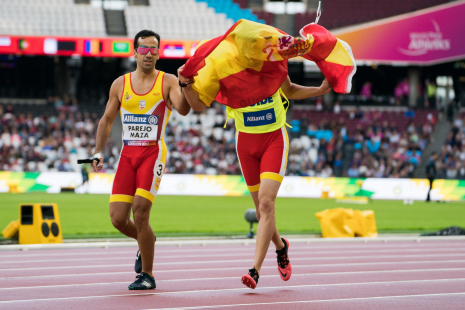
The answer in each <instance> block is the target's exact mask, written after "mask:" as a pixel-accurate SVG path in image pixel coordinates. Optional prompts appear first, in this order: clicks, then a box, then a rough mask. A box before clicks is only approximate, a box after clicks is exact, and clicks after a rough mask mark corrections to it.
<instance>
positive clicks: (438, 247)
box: [0, 242, 463, 258]
mask: <svg viewBox="0 0 465 310" xmlns="http://www.w3.org/2000/svg"><path fill="white" fill-rule="evenodd" d="M441 246H448V247H449V246H454V249H455V250H461V249H463V244H462V242H460V243H459V242H456V243H442V242H441V243H434V244H432V243H426V242H409V243H408V244H392V243H385V244H373V243H365V244H349V245H335V244H331V245H328V246H320V245H319V244H307V245H305V246H302V245H299V244H297V245H294V244H292V246H291V248H292V249H299V250H301V249H302V250H308V249H310V250H313V251H318V250H319V249H320V250H321V249H323V250H324V249H335V248H337V251H332V252H337V253H340V252H341V250H342V249H358V248H359V249H360V250H361V251H364V250H373V251H374V250H376V249H386V248H387V249H391V248H392V250H393V251H395V250H403V249H404V248H406V249H408V250H413V249H412V247H420V249H425V250H426V249H431V250H437V251H441V250H442V247H441ZM2 247H3V246H2V245H0V258H2V257H35V256H40V257H46V256H56V255H60V256H81V255H114V254H128V255H134V253H136V252H137V247H131V248H130V249H128V250H126V251H113V250H115V249H113V248H101V249H100V252H97V251H95V249H93V248H87V249H86V248H84V249H81V250H83V251H84V250H89V252H77V253H76V252H72V253H69V252H68V253H67V252H64V253H63V252H62V251H63V250H66V251H72V250H73V249H59V250H57V252H58V253H57V252H53V253H49V251H50V250H44V252H41V253H34V254H32V253H29V252H27V253H26V252H21V254H3V253H9V252H10V253H11V252H12V251H8V252H6V251H5V252H3V253H2V251H1V249H2ZM173 247H174V246H173ZM244 247H247V246H245V245H239V246H234V247H233V246H231V247H222V248H217V247H216V246H214V247H201V246H195V248H192V247H191V248H187V249H186V248H184V247H177V248H176V249H172V250H168V249H167V248H165V247H161V248H160V247H157V246H155V253H160V254H164V253H180V254H185V253H187V252H195V253H198V252H199V250H200V251H202V252H223V253H224V252H227V251H231V252H237V250H242V249H244ZM250 248H252V249H255V246H254V244H250ZM420 249H418V250H420ZM31 251H37V250H31ZM270 251H274V249H272V248H270ZM15 252H18V251H15ZM19 252H20V251H19ZM343 252H346V251H343Z"/></svg>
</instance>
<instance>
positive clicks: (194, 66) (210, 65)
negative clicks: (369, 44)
mask: <svg viewBox="0 0 465 310" xmlns="http://www.w3.org/2000/svg"><path fill="white" fill-rule="evenodd" d="M310 26H311V27H310ZM304 31H305V32H304ZM301 35H303V37H305V39H303V38H294V37H292V36H290V35H288V34H286V33H284V32H282V31H281V30H279V29H277V28H274V27H271V26H268V25H263V24H259V23H255V22H252V21H248V20H244V19H241V20H239V21H237V22H236V23H235V24H234V25H233V26H232V27H231V28H230V29H229V30H228V31H227V32H226V33H225V34H224V35H223V36H221V37H217V38H215V39H212V40H208V41H203V42H201V43H200V44H199V45H198V46H197V50H196V52H195V54H194V56H192V57H191V58H190V59H189V60H188V61H187V62H186V65H185V67H184V70H183V71H182V72H181V74H182V75H183V76H185V77H186V78H189V79H193V80H194V84H193V88H194V89H195V90H196V91H197V92H198V93H199V97H200V99H201V100H202V102H204V103H205V104H206V105H207V106H210V104H211V102H212V101H213V100H217V101H218V102H220V103H223V104H225V105H227V106H229V107H231V108H241V107H247V106H250V105H253V104H255V103H257V102H259V101H262V100H264V99H265V98H268V97H269V96H271V95H272V94H274V93H275V92H276V91H277V90H278V89H279V88H280V87H281V85H282V83H283V82H284V80H285V79H286V76H287V72H288V69H287V60H288V59H290V58H293V57H298V56H302V57H305V58H307V59H309V60H312V61H315V62H316V63H317V65H318V67H319V68H320V70H321V71H322V72H323V74H324V75H325V77H326V78H327V79H328V80H329V82H330V83H331V84H332V85H333V89H334V90H335V91H336V92H339V93H348V92H350V86H351V84H350V80H351V78H352V76H353V74H354V73H355V70H356V65H355V61H354V58H353V56H352V53H351V50H350V47H349V46H348V45H347V43H345V42H343V41H340V40H338V39H337V38H336V37H335V36H333V35H332V34H331V33H329V32H328V31H327V30H326V29H325V28H323V27H321V26H319V25H316V24H310V25H307V26H306V27H304V28H303V29H302V30H301Z"/></svg>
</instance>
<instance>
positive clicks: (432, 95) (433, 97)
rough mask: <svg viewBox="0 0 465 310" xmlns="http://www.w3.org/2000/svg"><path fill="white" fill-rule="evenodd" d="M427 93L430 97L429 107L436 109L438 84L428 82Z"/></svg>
mask: <svg viewBox="0 0 465 310" xmlns="http://www.w3.org/2000/svg"><path fill="white" fill-rule="evenodd" d="M426 93H427V96H428V107H429V108H432V109H434V108H436V83H434V81H430V80H426Z"/></svg>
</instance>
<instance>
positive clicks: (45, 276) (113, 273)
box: [0, 265, 465, 280]
mask: <svg viewBox="0 0 465 310" xmlns="http://www.w3.org/2000/svg"><path fill="white" fill-rule="evenodd" d="M312 266H313V265H293V267H295V268H306V267H312ZM249 267H250V266H244V267H228V268H225V267H218V268H200V269H172V270H154V273H156V274H159V273H165V272H168V273H173V272H203V271H214V270H221V271H222V270H240V269H242V270H244V269H247V268H249ZM271 268H272V269H275V268H276V266H262V269H271ZM430 270H431V271H437V270H465V268H431V269H429V268H422V269H393V270H366V271H365V270H364V271H338V272H313V274H339V273H358V272H360V273H371V272H397V271H430ZM116 274H121V275H123V274H129V275H134V271H121V272H101V273H94V272H93V273H71V274H56V275H39V276H22V277H0V280H12V279H29V278H50V277H78V276H103V275H116Z"/></svg>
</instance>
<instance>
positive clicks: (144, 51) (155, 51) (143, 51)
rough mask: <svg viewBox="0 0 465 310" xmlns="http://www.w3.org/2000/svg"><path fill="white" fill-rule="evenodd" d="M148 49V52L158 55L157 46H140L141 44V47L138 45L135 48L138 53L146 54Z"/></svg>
mask: <svg viewBox="0 0 465 310" xmlns="http://www.w3.org/2000/svg"><path fill="white" fill-rule="evenodd" d="M149 51H150V54H152V55H158V53H159V52H160V51H159V50H158V47H152V48H149V47H142V46H141V47H138V48H137V52H138V53H139V54H142V55H145V54H147V53H148V52H149Z"/></svg>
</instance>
